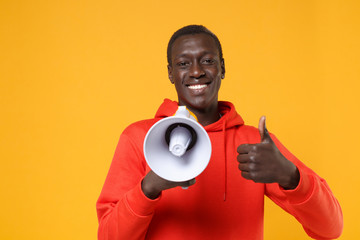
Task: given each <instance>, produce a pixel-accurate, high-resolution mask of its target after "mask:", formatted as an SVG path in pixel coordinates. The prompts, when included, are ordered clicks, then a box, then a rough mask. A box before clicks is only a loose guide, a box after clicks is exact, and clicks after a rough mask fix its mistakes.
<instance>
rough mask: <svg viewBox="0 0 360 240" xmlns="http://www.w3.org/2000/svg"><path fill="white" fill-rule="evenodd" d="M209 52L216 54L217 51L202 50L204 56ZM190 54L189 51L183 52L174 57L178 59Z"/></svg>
mask: <svg viewBox="0 0 360 240" xmlns="http://www.w3.org/2000/svg"><path fill="white" fill-rule="evenodd" d="M207 54H214V55H216V54H217V53H216V52H213V51H204V52H202V54H201V55H202V56H204V55H207ZM188 55H189V54H188V53H182V54H179V55H176V56H175V57H174V59H178V58H182V57H187V56H188Z"/></svg>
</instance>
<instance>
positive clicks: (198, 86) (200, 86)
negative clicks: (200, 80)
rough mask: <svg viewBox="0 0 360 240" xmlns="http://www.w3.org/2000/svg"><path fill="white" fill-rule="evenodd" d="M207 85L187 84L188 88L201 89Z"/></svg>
mask: <svg viewBox="0 0 360 240" xmlns="http://www.w3.org/2000/svg"><path fill="white" fill-rule="evenodd" d="M206 86H207V85H206V84H197V85H189V86H188V88H190V89H202V88H205V87H206Z"/></svg>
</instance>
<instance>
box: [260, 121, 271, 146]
mask: <svg viewBox="0 0 360 240" xmlns="http://www.w3.org/2000/svg"><path fill="white" fill-rule="evenodd" d="M265 121H266V117H265V116H262V117H261V118H260V120H259V133H260V137H261V142H270V141H271V137H270V135H269V132H268V130H267V128H266V123H265Z"/></svg>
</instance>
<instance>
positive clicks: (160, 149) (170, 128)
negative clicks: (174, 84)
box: [144, 106, 211, 182]
mask: <svg viewBox="0 0 360 240" xmlns="http://www.w3.org/2000/svg"><path fill="white" fill-rule="evenodd" d="M144 155H145V160H146V162H147V164H148V165H149V167H150V168H151V170H153V171H154V172H155V173H156V174H157V175H158V176H160V177H162V178H164V179H166V180H168V181H173V182H184V181H188V180H191V179H193V178H195V177H196V176H198V175H199V174H200V173H202V172H203V171H204V170H205V168H206V167H207V165H208V163H209V161H210V157H211V142H210V138H209V136H208V134H207V132H206V131H205V129H204V128H203V127H202V126H201V125H200V124H199V123H198V122H197V121H196V118H194V117H193V116H192V115H191V113H190V112H189V111H188V110H187V109H186V107H185V106H179V108H178V110H177V111H176V113H175V115H174V116H171V117H167V118H164V119H162V120H160V121H158V122H157V123H155V124H154V125H153V126H152V127H151V128H150V130H149V131H148V132H147V134H146V136H145V140H144Z"/></svg>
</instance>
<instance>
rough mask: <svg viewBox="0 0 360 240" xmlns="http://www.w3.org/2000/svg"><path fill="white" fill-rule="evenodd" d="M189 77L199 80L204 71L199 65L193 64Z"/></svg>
mask: <svg viewBox="0 0 360 240" xmlns="http://www.w3.org/2000/svg"><path fill="white" fill-rule="evenodd" d="M190 76H191V77H193V78H201V77H203V76H205V71H204V69H203V68H202V66H201V64H199V63H193V64H192V65H191V67H190Z"/></svg>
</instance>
